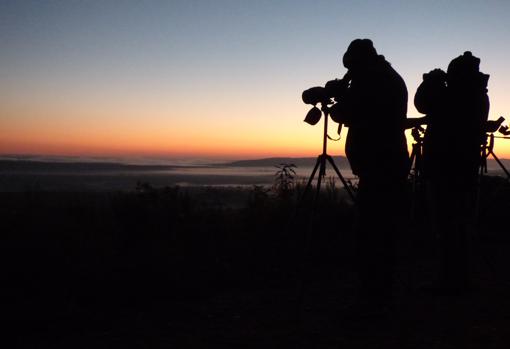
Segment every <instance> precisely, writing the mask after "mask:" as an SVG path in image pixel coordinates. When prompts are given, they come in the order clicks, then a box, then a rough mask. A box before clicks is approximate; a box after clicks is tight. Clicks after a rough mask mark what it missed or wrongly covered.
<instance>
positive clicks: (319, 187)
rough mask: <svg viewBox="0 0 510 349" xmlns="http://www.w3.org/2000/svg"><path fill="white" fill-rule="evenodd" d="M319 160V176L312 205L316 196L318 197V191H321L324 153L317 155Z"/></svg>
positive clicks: (324, 165) (324, 167) (324, 162)
mask: <svg viewBox="0 0 510 349" xmlns="http://www.w3.org/2000/svg"><path fill="white" fill-rule="evenodd" d="M319 162H320V166H321V168H320V170H319V177H318V178H317V188H316V189H315V198H314V199H313V202H314V206H315V202H316V201H317V198H318V197H319V193H320V191H321V182H322V178H323V177H324V175H325V174H326V159H325V158H324V155H320V156H319Z"/></svg>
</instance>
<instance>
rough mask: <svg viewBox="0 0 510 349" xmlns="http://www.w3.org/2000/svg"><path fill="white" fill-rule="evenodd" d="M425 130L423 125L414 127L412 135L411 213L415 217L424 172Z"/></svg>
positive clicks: (410, 159) (410, 163)
mask: <svg viewBox="0 0 510 349" xmlns="http://www.w3.org/2000/svg"><path fill="white" fill-rule="evenodd" d="M424 131H425V130H424V129H423V127H421V126H416V127H413V129H412V131H411V135H412V136H413V139H414V143H413V146H412V147H413V148H412V149H413V150H412V151H411V156H410V158H409V166H410V171H409V172H410V175H411V176H412V178H411V180H412V194H413V195H412V202H411V215H412V218H414V217H415V214H416V207H417V206H419V203H417V201H419V200H418V190H419V189H420V188H421V187H422V186H421V184H422V172H423V132H424Z"/></svg>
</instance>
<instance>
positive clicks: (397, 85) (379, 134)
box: [331, 39, 409, 310]
mask: <svg viewBox="0 0 510 349" xmlns="http://www.w3.org/2000/svg"><path fill="white" fill-rule="evenodd" d="M343 65H344V66H345V67H346V68H347V69H348V71H347V74H346V76H345V77H344V80H348V81H349V85H348V87H347V88H345V90H344V91H342V92H341V93H340V91H339V94H341V95H342V96H341V98H339V100H338V103H337V104H336V105H334V106H333V107H332V110H331V116H332V118H333V119H337V120H342V122H343V123H344V125H345V126H347V127H348V133H347V138H346V145H345V152H346V155H347V158H348V160H349V163H350V165H351V168H352V171H353V173H354V174H355V175H357V176H358V177H359V184H358V196H357V205H358V210H359V217H358V222H357V227H356V234H357V265H358V267H359V279H360V289H359V306H362V307H368V308H369V309H368V310H370V309H373V308H379V307H381V306H385V305H386V304H387V302H389V301H390V299H391V293H392V284H393V271H394V264H395V252H394V246H393V243H394V238H395V235H396V232H397V231H398V230H399V227H400V226H401V225H402V220H403V219H404V218H405V215H404V214H403V212H405V209H404V206H403V204H404V200H405V188H406V179H407V175H408V168H409V164H408V163H409V159H408V152H407V142H406V137H405V134H404V130H405V122H406V114H407V88H406V85H405V82H404V80H403V79H402V78H401V76H400V75H399V74H398V73H397V72H396V71H395V70H394V69H393V68H392V66H391V64H390V63H389V62H388V61H386V59H385V58H384V56H382V55H378V54H377V51H376V49H375V48H374V46H373V43H372V41H371V40H369V39H356V40H354V41H352V42H351V44H350V45H349V47H348V48H347V51H346V52H345V54H344V56H343Z"/></svg>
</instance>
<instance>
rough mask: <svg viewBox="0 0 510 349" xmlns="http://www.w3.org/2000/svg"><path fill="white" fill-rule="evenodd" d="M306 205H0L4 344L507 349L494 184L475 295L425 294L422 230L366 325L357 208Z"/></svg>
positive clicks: (52, 197)
mask: <svg viewBox="0 0 510 349" xmlns="http://www.w3.org/2000/svg"><path fill="white" fill-rule="evenodd" d="M301 190H302V186H301V187H298V188H296V189H295V190H290V191H288V192H282V191H271V190H269V189H267V188H265V187H261V186H252V187H237V188H236V187H226V188H222V187H186V188H182V187H178V186H171V187H165V188H157V189H156V188H153V187H152V186H151V185H150V184H148V183H138V185H137V186H136V187H134V188H133V190H130V191H122V192H52V191H42V190H27V191H24V192H17V193H1V194H0V198H1V199H0V200H1V202H2V205H1V208H0V222H1V231H2V235H3V239H2V240H3V243H2V253H1V256H2V257H1V258H2V265H3V266H4V268H5V273H4V278H3V291H4V296H3V297H2V303H3V304H2V308H3V312H4V314H5V316H6V318H7V319H8V324H9V325H8V327H7V329H8V331H7V333H10V334H11V335H13V336H14V337H15V339H16V340H17V341H18V346H19V347H23V348H41V347H51V348H57V347H62V348H91V347H94V348H107V347H108V348H110V347H128V346H129V347H132V346H137V347H154V348H160V347H161V348H188V347H189V348H209V347H213V346H215V347H232V348H260V347H269V348H273V347H274V348H296V347H300V346H301V347H304V348H311V347H312V348H339V347H346V348H372V347H379V348H395V347H412V348H461V347H462V348H468V347H473V348H479V347H502V348H505V347H508V343H510V338H508V336H509V335H508V331H507V330H508V328H509V327H510V318H509V317H508V314H509V313H510V299H509V298H508V292H509V291H510V284H509V277H508V267H509V266H510V254H509V253H508V248H509V247H510V238H509V236H508V233H507V231H508V228H507V223H506V222H505V219H504V218H505V217H506V213H507V209H508V207H509V205H508V202H509V200H510V198H509V197H508V195H509V194H510V188H509V186H508V184H506V182H505V181H503V180H500V179H498V178H490V179H488V180H487V181H486V183H484V191H483V193H484V195H483V196H482V202H481V214H482V219H481V221H482V222H483V224H481V225H480V227H479V229H478V234H476V236H474V237H473V240H472V253H471V255H472V261H471V262H472V279H473V284H474V287H473V291H472V292H471V293H470V294H469V295H467V296H464V297H453V298H452V297H441V296H438V295H435V294H433V293H432V292H429V291H427V285H430V284H431V283H432V282H433V281H434V270H435V268H436V264H437V261H436V260H435V253H436V252H435V249H434V246H435V243H434V237H433V234H431V233H430V230H429V229H428V227H427V222H426V220H424V219H421V218H420V217H417V218H416V219H415V220H414V221H410V222H409V224H408V226H407V229H406V233H405V234H403V235H402V236H400V238H399V241H398V251H399V259H398V260H399V262H398V275H397V277H396V281H395V287H394V289H395V290H394V295H395V304H394V306H393V307H392V309H391V312H389V313H388V314H387V316H386V317H385V318H384V319H377V320H372V319H369V318H363V317H361V316H357V315H356V314H350V313H349V310H348V309H349V306H350V305H352V304H353V302H354V300H355V297H356V289H355V284H356V272H355V270H356V266H355V265H354V262H353V261H354V253H353V250H354V240H355V237H354V234H353V224H354V221H355V215H356V212H355V207H354V206H353V205H352V203H350V201H349V200H347V199H346V196H345V193H344V192H343V191H342V190H340V189H338V188H335V187H334V186H333V185H332V184H331V183H329V184H328V185H327V186H326V188H325V190H324V191H323V192H322V193H321V196H320V197H319V200H318V201H317V203H316V205H315V208H312V205H311V203H310V202H309V200H308V201H307V200H305V201H303V202H302V204H301V205H299V206H298V205H297V204H296V198H297V196H298V194H299V192H300V191H301ZM305 242H306V243H305ZM300 294H302V295H303V297H300Z"/></svg>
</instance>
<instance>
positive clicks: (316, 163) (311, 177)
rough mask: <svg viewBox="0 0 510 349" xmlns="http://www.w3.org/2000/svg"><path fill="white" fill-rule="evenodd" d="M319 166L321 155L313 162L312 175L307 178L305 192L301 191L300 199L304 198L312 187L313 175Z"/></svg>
mask: <svg viewBox="0 0 510 349" xmlns="http://www.w3.org/2000/svg"><path fill="white" fill-rule="evenodd" d="M320 164H321V155H319V156H318V157H317V161H316V162H315V167H314V168H313V171H312V174H311V175H310V178H308V183H306V187H305V190H304V191H303V195H302V197H303V198H304V197H305V195H306V194H307V193H308V191H309V190H310V187H311V186H312V181H313V179H314V177H315V174H316V173H317V169H318V168H319V165H320Z"/></svg>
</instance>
